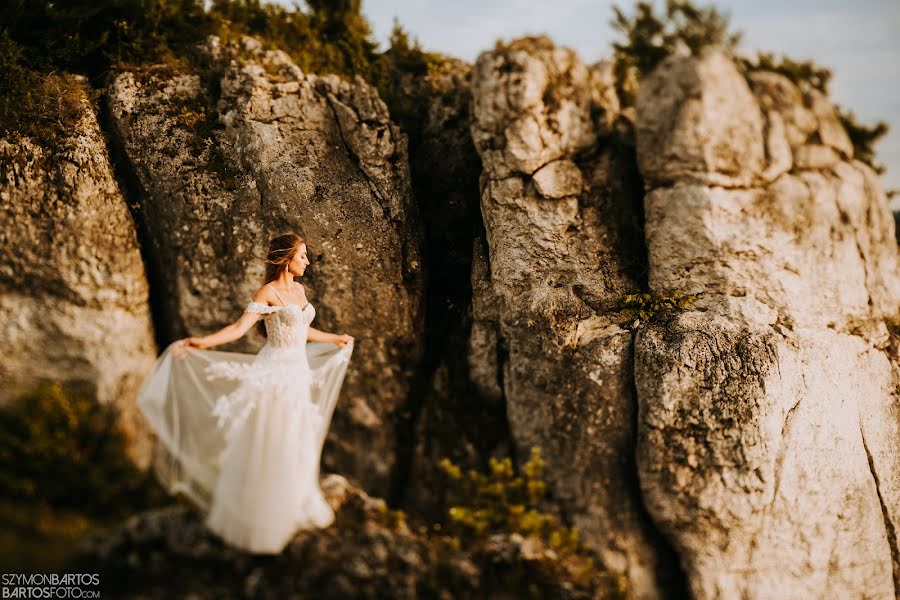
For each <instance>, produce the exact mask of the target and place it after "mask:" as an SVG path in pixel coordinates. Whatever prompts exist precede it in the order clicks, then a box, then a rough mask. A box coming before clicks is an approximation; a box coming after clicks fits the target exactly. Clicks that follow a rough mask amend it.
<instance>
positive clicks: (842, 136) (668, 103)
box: [635, 50, 900, 598]
mask: <svg viewBox="0 0 900 600" xmlns="http://www.w3.org/2000/svg"><path fill="white" fill-rule="evenodd" d="M637 122H638V127H637V152H638V164H639V165H640V168H641V174H642V175H643V177H644V179H645V181H646V182H647V183H648V188H649V189H648V194H647V196H646V197H645V201H644V210H645V215H646V223H645V227H646V239H647V249H648V253H649V286H650V288H651V290H653V291H655V292H660V293H661V292H667V291H673V290H680V291H683V292H687V293H699V294H700V299H699V300H698V301H697V303H696V305H695V307H696V310H691V311H688V312H684V313H681V314H679V315H677V316H675V317H674V318H672V319H670V320H668V321H666V322H661V323H651V324H645V325H644V326H642V327H641V328H640V330H639V332H638V335H637V338H636V342H635V380H636V385H637V395H638V401H639V403H640V411H639V419H638V430H639V439H638V469H639V473H640V479H641V488H642V490H643V492H644V498H645V500H646V503H647V507H648V509H649V511H650V514H651V515H652V517H653V519H654V521H655V522H656V523H657V524H658V525H659V526H660V528H661V529H662V530H663V531H664V532H665V534H666V535H667V536H668V537H669V538H670V539H671V540H672V543H673V544H674V545H675V548H676V550H677V552H678V554H679V556H680V557H681V560H682V563H683V564H684V567H685V571H686V573H687V577H688V580H689V582H690V588H691V592H692V595H693V596H694V597H696V598H801V597H804V598H812V597H817V598H851V597H852V598H860V597H866V598H891V597H894V595H895V594H897V593H898V592H900V564H898V562H897V561H898V546H897V534H896V532H897V529H898V525H900V360H898V343H900V330H898V328H897V325H898V307H900V270H898V266H900V265H898V253H897V244H896V243H895V240H894V231H893V219H892V216H891V213H890V211H889V210H888V207H887V202H886V199H885V196H884V193H883V191H882V190H881V188H880V186H879V183H878V178H877V176H876V175H875V173H874V172H873V171H872V170H871V169H870V168H869V167H868V166H866V165H865V164H863V163H861V162H859V161H857V160H853V158H852V152H853V149H852V145H851V144H850V142H849V139H848V138H847V135H846V133H845V132H844V130H843V128H842V127H841V126H840V124H839V122H838V121H837V118H836V116H835V112H834V109H833V107H831V105H830V104H829V103H828V102H827V100H826V99H825V98H824V97H822V96H821V95H820V94H818V93H816V92H815V91H812V92H808V93H807V94H805V95H804V94H802V93H801V91H800V90H799V89H797V87H796V86H795V85H794V84H793V83H791V82H790V81H789V80H787V79H786V78H784V77H783V76H780V75H777V74H775V73H754V74H751V75H750V76H749V82H748V81H747V80H746V79H745V78H744V77H742V76H741V75H740V74H739V72H738V71H737V69H736V68H735V65H734V63H733V62H732V60H731V59H730V58H729V57H728V56H727V55H725V54H723V53H721V52H718V51H715V50H710V51H707V52H704V53H703V54H702V55H701V56H699V57H697V58H685V57H672V58H670V59H667V60H666V61H665V62H663V63H662V64H661V65H660V66H659V67H657V69H656V70H655V71H654V72H653V73H652V74H651V75H650V76H648V77H647V78H646V80H643V81H642V82H641V86H640V91H639V93H638V100H637ZM889 326H891V327H892V328H893V329H889Z"/></svg>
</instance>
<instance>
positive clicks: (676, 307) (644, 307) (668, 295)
mask: <svg viewBox="0 0 900 600" xmlns="http://www.w3.org/2000/svg"><path fill="white" fill-rule="evenodd" d="M699 296H700V294H685V293H684V292H679V291H672V292H664V293H655V292H653V293H647V294H627V295H626V296H625V298H624V299H623V300H622V302H621V304H620V305H619V307H618V309H617V310H619V311H620V312H621V313H622V315H623V316H624V317H625V318H626V319H628V320H629V321H630V320H632V319H640V320H641V321H651V320H654V319H657V318H659V317H663V316H666V315H669V314H672V313H673V312H675V311H680V310H687V309H688V308H690V307H691V306H693V304H694V302H696V300H697V298H699Z"/></svg>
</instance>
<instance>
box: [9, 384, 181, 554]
mask: <svg viewBox="0 0 900 600" xmlns="http://www.w3.org/2000/svg"><path fill="white" fill-rule="evenodd" d="M115 421H116V416H115V413H114V410H113V409H112V408H110V407H107V406H103V405H100V404H99V403H98V402H97V401H96V399H95V396H94V393H93V390H92V388H91V387H90V386H87V385H69V386H62V385H59V384H57V383H50V382H47V383H43V384H41V385H39V386H38V387H37V388H36V389H35V390H34V391H33V392H31V393H29V394H27V395H25V396H23V397H21V398H19V399H17V400H16V401H15V402H14V403H13V404H11V405H10V406H9V407H6V408H4V409H3V410H2V411H0V496H2V498H3V502H2V504H0V522H2V524H3V527H0V529H3V530H4V531H5V534H4V536H3V537H2V538H0V539H2V546H0V554H2V556H3V557H4V560H6V561H7V564H10V563H11V562H20V561H26V562H27V561H31V560H34V561H40V560H41V554H42V552H43V551H44V550H43V549H45V548H46V547H47V546H48V545H49V546H55V545H58V543H59V542H64V543H66V545H67V546H68V545H71V544H68V542H71V541H72V540H74V539H77V538H78V537H80V536H81V535H83V534H85V533H87V532H88V531H89V530H91V529H92V528H94V527H96V526H98V525H103V524H107V523H112V522H115V521H116V520H118V519H121V518H124V517H126V516H128V515H130V514H132V513H133V512H134V511H137V510H141V509H144V508H148V507H151V506H158V505H161V504H162V503H164V501H165V500H166V496H165V493H164V491H163V490H162V488H160V487H159V486H158V485H157V484H156V482H155V479H154V478H153V476H152V473H150V472H149V471H148V472H146V473H142V472H141V471H139V470H138V469H137V468H135V467H134V465H133V463H132V462H131V461H130V459H129V458H128V456H127V455H126V452H125V446H126V440H125V437H124V436H123V434H122V433H121V432H120V431H119V429H118V428H117V426H116V424H115ZM52 542H57V544H54V543H52ZM10 546H11V547H10ZM29 550H33V555H29V556H20V554H22V553H27V552H29ZM45 558H46V557H45ZM23 566H26V565H23ZM31 566H41V565H40V564H39V563H36V564H33V565H31Z"/></svg>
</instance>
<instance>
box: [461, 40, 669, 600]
mask: <svg viewBox="0 0 900 600" xmlns="http://www.w3.org/2000/svg"><path fill="white" fill-rule="evenodd" d="M472 79H473V81H472V93H473V107H474V111H473V123H472V137H473V139H474V140H475V145H476V148H477V149H478V152H479V154H480V155H481V159H482V162H483V165H484V170H483V172H482V176H481V211H482V214H483V215H484V227H485V231H486V239H485V240H484V241H483V242H482V243H480V244H479V245H478V247H477V249H476V252H475V265H474V269H473V275H472V277H473V288H474V291H473V294H474V297H473V311H474V318H475V322H474V324H473V328H472V335H471V348H470V363H471V364H473V366H476V368H473V370H472V375H473V377H474V378H475V380H476V382H477V384H478V386H479V387H480V388H481V389H482V390H483V393H484V394H485V395H488V396H490V395H493V396H501V395H502V397H503V398H504V399H505V402H506V409H507V414H508V417H509V426H510V430H511V433H512V436H513V439H514V440H515V443H516V447H517V448H518V449H519V452H520V455H523V456H524V455H527V452H528V449H529V448H530V447H532V446H538V447H540V448H541V450H542V453H543V455H544V456H545V457H546V460H547V475H548V480H549V482H550V484H551V488H552V490H553V495H554V498H555V499H556V500H557V501H558V502H559V503H560V505H561V507H562V508H563V510H564V511H565V512H566V514H568V515H569V516H570V518H571V520H572V522H573V523H574V524H575V525H577V526H578V527H579V529H580V530H581V532H582V533H583V535H584V537H585V540H586V541H588V542H589V543H590V544H591V545H592V546H594V547H595V548H596V549H597V550H598V551H599V552H600V554H601V556H602V558H603V560H604V563H605V564H606V565H607V566H608V567H609V568H611V569H614V570H616V571H621V572H625V573H627V576H628V580H629V587H630V589H631V590H632V592H633V593H634V597H636V598H653V597H658V595H659V594H660V590H661V589H662V588H663V587H664V586H663V584H662V582H661V581H660V580H659V577H661V576H662V577H669V576H671V575H672V573H671V571H673V570H674V569H675V566H674V565H673V564H668V563H667V561H670V559H671V557H669V556H668V555H667V554H666V553H665V551H664V550H661V549H659V546H661V544H660V543H659V542H660V540H657V539H656V535H655V532H654V531H653V529H652V526H650V524H649V521H648V520H647V519H646V518H645V516H644V515H643V513H642V507H641V500H640V494H639V493H638V489H637V482H636V479H635V468H634V462H633V456H634V454H633V452H634V444H635V440H634V419H635V411H636V403H635V398H634V388H633V376H632V357H631V348H632V341H631V336H632V333H631V332H630V331H629V330H627V329H623V328H622V327H620V326H619V325H618V324H617V323H616V320H615V318H614V317H613V316H612V313H613V312H614V311H615V308H616V305H617V304H618V302H619V301H620V300H621V298H622V297H623V296H624V295H625V294H627V293H633V292H637V291H639V290H640V281H639V275H638V274H636V272H635V270H634V269H633V268H632V265H633V264H635V263H640V262H641V261H642V257H641V254H642V253H641V241H640V240H635V239H634V238H633V237H632V238H631V239H629V237H628V236H629V235H630V234H633V230H630V229H629V228H628V226H627V225H628V224H629V223H631V222H633V221H634V220H635V219H636V218H637V213H638V211H639V210H640V205H639V204H638V203H636V200H639V198H640V196H639V188H638V187H637V186H638V185H639V183H638V180H637V178H636V176H635V173H634V169H633V166H632V164H631V163H630V161H629V160H628V156H627V155H626V154H625V153H624V152H622V151H621V150H620V149H617V147H616V146H615V145H614V144H613V142H612V140H611V139H610V138H601V137H600V134H601V133H604V132H606V131H607V129H608V128H607V123H608V121H609V120H612V119H613V118H614V117H615V113H616V112H617V109H618V106H617V104H615V103H613V102H611V101H609V98H610V97H612V98H613V99H614V98H615V94H614V92H612V90H611V81H610V80H609V78H608V77H604V76H603V71H602V70H601V69H590V68H588V67H587V66H585V65H584V64H582V63H581V62H580V61H579V59H578V58H577V57H576V56H575V54H574V52H572V51H571V50H568V49H565V48H557V47H555V46H553V44H552V43H551V42H550V41H549V40H547V39H546V38H528V39H524V40H519V41H516V42H513V43H511V44H510V45H508V46H504V47H499V48H497V49H495V50H493V51H490V52H485V53H483V54H481V56H479V58H478V61H477V62H476V64H475V67H474V74H473V78H472ZM611 92H612V93H611ZM604 100H606V102H604ZM632 160H633V159H632Z"/></svg>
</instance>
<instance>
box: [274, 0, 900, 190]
mask: <svg viewBox="0 0 900 600" xmlns="http://www.w3.org/2000/svg"><path fill="white" fill-rule="evenodd" d="M281 2H282V3H284V4H285V5H291V4H292V2H291V1H289V0H281ZM654 3H655V4H656V6H657V8H658V10H657V12H661V9H662V7H663V6H664V3H663V2H662V1H661V0H655V2H654ZM614 4H617V5H619V6H621V7H622V8H623V10H625V12H626V13H629V14H630V13H631V12H632V10H633V8H632V7H633V6H634V2H633V0H627V1H622V2H609V1H606V0H362V6H363V13H364V14H365V16H366V17H367V18H368V20H369V22H370V23H371V24H372V28H373V29H374V33H375V37H376V39H377V40H378V41H379V42H381V44H382V48H386V47H387V45H388V44H387V40H388V36H389V35H390V31H391V28H392V26H393V20H394V17H397V18H398V19H399V21H400V24H401V25H402V26H403V28H404V29H406V31H407V32H409V33H410V35H412V37H414V38H416V39H418V40H419V42H420V43H421V45H422V47H423V48H424V49H425V50H431V51H436V52H440V53H443V54H449V55H451V56H456V57H458V58H461V59H464V60H467V61H474V60H475V59H476V58H477V56H478V53H479V52H481V51H483V50H487V49H490V48H492V47H493V46H494V42H495V41H496V40H497V39H498V38H499V39H504V40H510V39H514V38H516V37H521V36H523V35H530V34H546V35H548V36H549V37H550V38H551V39H553V40H554V42H555V43H556V44H558V45H562V46H568V47H570V48H573V49H575V50H576V51H577V52H578V54H579V55H580V57H581V59H582V60H583V61H585V62H586V63H593V62H595V61H597V60H599V59H601V58H605V57H608V56H610V54H611V49H612V42H613V41H615V40H618V39H620V36H619V34H617V33H616V32H615V31H613V29H612V27H611V26H610V24H609V23H610V21H611V20H612V17H613V10H612V7H613V5H614ZM695 4H696V5H697V6H707V5H708V4H709V2H706V1H704V0H695ZM712 4H713V5H714V6H716V8H717V9H718V10H719V11H720V12H722V13H725V14H728V15H730V24H731V29H732V30H738V31H742V32H743V33H744V36H743V39H742V42H741V45H740V46H739V51H742V52H744V53H746V54H750V55H752V54H754V53H755V51H756V50H763V51H770V52H775V53H776V54H779V53H784V54H786V55H788V56H790V57H791V58H793V59H795V60H809V59H812V60H813V61H815V62H816V63H817V64H819V65H822V66H825V67H828V68H830V69H831V70H832V72H833V76H832V79H831V84H830V86H829V87H830V89H829V92H830V97H831V100H832V101H833V102H835V103H837V104H840V105H841V106H843V107H845V108H848V109H851V110H853V112H854V113H855V114H856V116H857V120H859V121H861V122H863V123H865V124H870V125H871V124H874V123H875V122H876V121H878V120H882V121H885V122H886V123H887V124H888V125H889V126H890V130H889V132H888V134H887V135H886V136H884V137H882V138H881V140H880V141H879V142H878V143H877V145H876V146H875V149H876V152H877V160H878V161H879V162H881V163H883V164H885V165H886V166H887V169H888V170H887V172H886V173H885V174H884V176H883V177H882V182H883V185H884V187H885V189H898V190H900V0H855V1H853V2H850V1H848V0H840V1H837V0H718V1H716V2H713V3H712ZM893 205H894V207H895V208H900V194H897V195H896V196H895V197H894V202H893Z"/></svg>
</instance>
